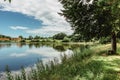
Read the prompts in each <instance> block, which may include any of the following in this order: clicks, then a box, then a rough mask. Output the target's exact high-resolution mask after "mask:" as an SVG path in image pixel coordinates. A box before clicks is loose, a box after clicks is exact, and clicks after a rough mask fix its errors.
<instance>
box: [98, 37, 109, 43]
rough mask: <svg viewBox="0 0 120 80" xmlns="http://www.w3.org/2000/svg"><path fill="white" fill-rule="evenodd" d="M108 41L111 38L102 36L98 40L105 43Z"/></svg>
mask: <svg viewBox="0 0 120 80" xmlns="http://www.w3.org/2000/svg"><path fill="white" fill-rule="evenodd" d="M109 42H111V38H110V37H102V38H101V39H100V40H99V43H101V44H106V43H109Z"/></svg>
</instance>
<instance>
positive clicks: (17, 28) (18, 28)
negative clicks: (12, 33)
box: [10, 26, 28, 30]
mask: <svg viewBox="0 0 120 80" xmlns="http://www.w3.org/2000/svg"><path fill="white" fill-rule="evenodd" d="M10 28H11V29H13V30H26V29H28V28H27V27H22V26H11V27H10Z"/></svg>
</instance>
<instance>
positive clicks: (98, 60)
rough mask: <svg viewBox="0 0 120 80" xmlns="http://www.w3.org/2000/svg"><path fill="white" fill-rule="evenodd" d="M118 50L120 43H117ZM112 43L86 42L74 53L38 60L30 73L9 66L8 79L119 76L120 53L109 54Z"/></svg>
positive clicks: (112, 79)
mask: <svg viewBox="0 0 120 80" xmlns="http://www.w3.org/2000/svg"><path fill="white" fill-rule="evenodd" d="M118 46H119V47H118V52H119V49H120V44H118ZM109 49H110V44H106V45H100V44H99V45H91V46H89V45H84V46H83V47H81V48H76V49H74V50H73V52H74V54H72V55H71V56H70V55H62V56H61V62H59V60H58V59H56V58H55V59H54V60H53V61H49V62H48V63H43V62H42V61H38V63H37V64H36V68H34V69H33V68H31V71H30V72H29V73H28V72H27V71H25V69H24V68H22V70H21V74H19V75H12V74H11V72H10V70H9V69H8V67H7V72H6V73H7V78H8V80H61V79H62V80H119V79H120V77H119V72H120V67H119V66H120V64H119V63H120V56H119V54H118V55H109V56H108V55H107V50H109Z"/></svg>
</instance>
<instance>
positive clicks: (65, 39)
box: [62, 37, 70, 42]
mask: <svg viewBox="0 0 120 80" xmlns="http://www.w3.org/2000/svg"><path fill="white" fill-rule="evenodd" d="M62 42H70V38H68V37H64V39H63V40H62Z"/></svg>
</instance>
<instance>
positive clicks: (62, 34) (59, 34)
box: [53, 33, 67, 40]
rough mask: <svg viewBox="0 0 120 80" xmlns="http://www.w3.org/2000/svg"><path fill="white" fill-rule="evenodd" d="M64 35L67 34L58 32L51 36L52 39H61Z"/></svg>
mask: <svg viewBox="0 0 120 80" xmlns="http://www.w3.org/2000/svg"><path fill="white" fill-rule="evenodd" d="M65 36H67V35H66V34H65V33H58V34H55V35H54V36H53V39H58V40H62V39H64V37H65Z"/></svg>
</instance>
